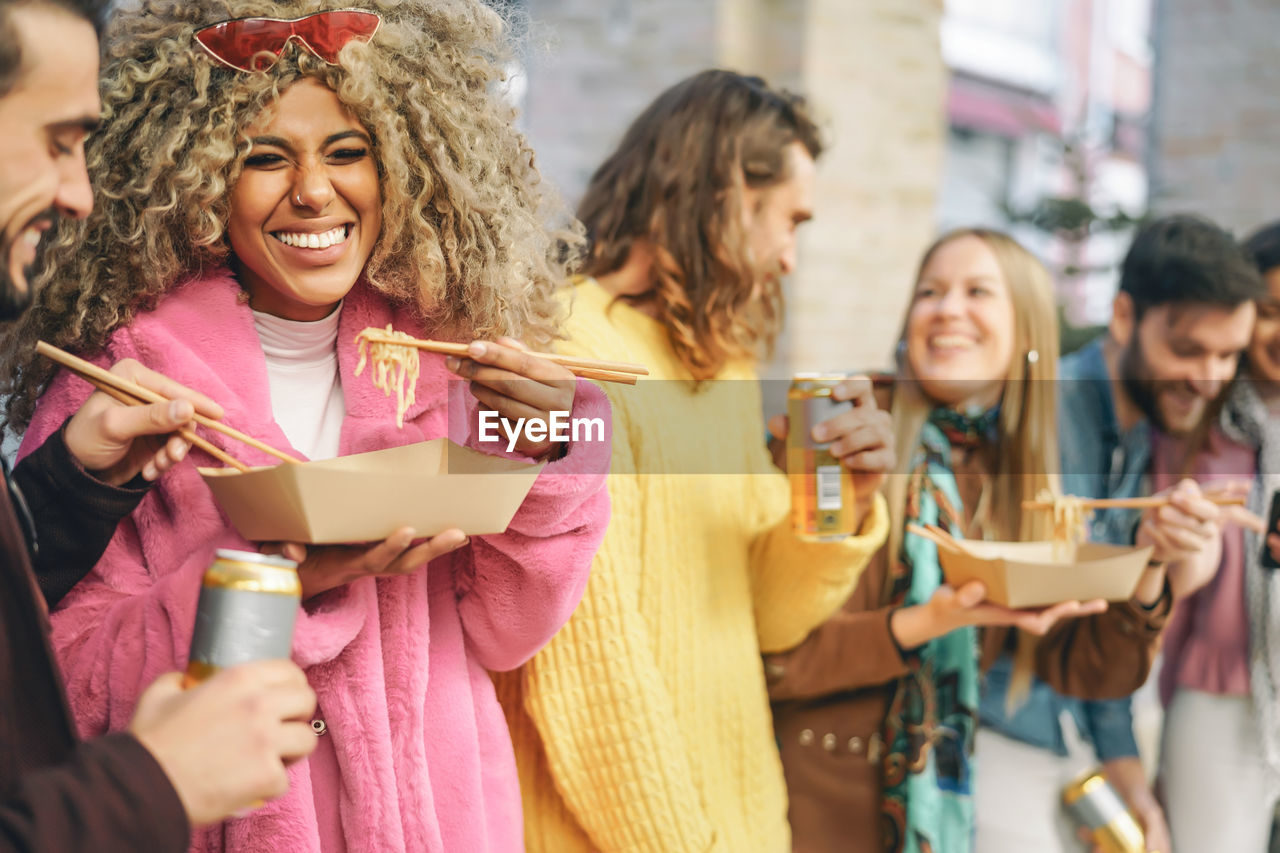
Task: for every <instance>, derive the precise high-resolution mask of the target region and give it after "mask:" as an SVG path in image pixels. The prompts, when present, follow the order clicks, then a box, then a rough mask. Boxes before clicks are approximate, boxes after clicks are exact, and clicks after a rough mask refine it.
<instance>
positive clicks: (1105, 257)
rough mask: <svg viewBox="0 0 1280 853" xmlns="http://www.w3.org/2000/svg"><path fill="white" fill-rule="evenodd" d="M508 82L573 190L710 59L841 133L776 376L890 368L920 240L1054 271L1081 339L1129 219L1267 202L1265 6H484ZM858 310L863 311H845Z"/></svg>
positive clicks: (1271, 27) (526, 2)
mask: <svg viewBox="0 0 1280 853" xmlns="http://www.w3.org/2000/svg"><path fill="white" fill-rule="evenodd" d="M494 2H497V3H503V2H505V3H506V5H508V6H512V7H514V8H515V9H517V11H518V12H519V13H520V14H521V16H522V17H523V18H524V19H526V20H527V21H528V22H529V24H528V32H527V33H526V37H525V39H524V43H525V45H526V52H525V56H524V57H523V67H522V68H521V69H520V70H519V74H518V76H517V79H516V81H515V84H514V86H513V93H514V95H515V97H517V98H518V100H519V101H520V105H521V111H522V119H521V120H522V122H523V123H524V127H525V129H526V131H527V132H528V134H529V136H530V138H531V140H532V142H533V144H534V146H535V148H536V149H537V151H538V155H539V162H540V164H541V166H542V168H543V170H544V171H545V173H546V174H547V176H548V177H549V179H550V180H552V181H553V182H554V183H555V184H556V185H557V186H559V187H560V188H561V190H562V191H563V192H564V194H565V195H566V196H567V197H568V198H569V200H570V202H574V201H576V199H577V197H578V196H579V194H580V193H581V191H582V188H583V187H584V186H585V184H586V182H587V180H588V179H589V177H590V174H591V171H592V169H593V168H594V167H595V166H596V165H597V164H598V163H599V162H600V161H601V160H602V159H603V158H604V157H605V156H606V154H607V153H608V152H609V151H610V150H611V149H612V147H613V145H614V144H615V143H616V142H617V140H618V138H619V136H620V135H621V133H622V131H623V129H624V128H625V126H626V124H627V123H628V122H629V121H630V120H631V119H632V118H633V117H634V116H635V115H636V114H637V113H638V112H639V111H640V110H641V109H642V108H643V107H644V106H645V105H646V104H648V103H649V101H650V100H652V98H653V97H654V96H655V95H657V93H658V92H660V91H661V90H662V89H664V88H665V87H666V86H668V85H670V84H672V83H674V82H675V81H677V80H679V79H681V78H683V77H685V76H687V75H689V74H692V73H694V72H695V71H698V70H700V69H703V68H706V67H709V66H722V67H729V68H734V69H737V70H743V71H750V72H754V73H759V74H761V75H763V76H765V77H767V78H768V79H770V80H771V81H773V82H775V83H778V84H780V85H783V86H786V87H788V88H792V89H795V90H797V91H801V92H803V93H804V94H805V95H807V96H808V97H809V98H810V100H811V101H812V102H813V103H814V105H815V106H816V108H817V110H818V112H819V113H820V115H821V116H822V117H823V118H824V120H825V122H826V126H827V129H828V137H829V139H830V141H831V148H830V149H829V151H828V153H827V154H826V156H824V158H823V159H822V161H821V163H820V164H819V168H820V177H821V180H820V182H819V197H818V217H817V219H816V220H815V221H814V223H813V224H812V225H809V226H807V227H806V229H805V232H804V237H803V246H802V257H801V266H800V269H799V271H798V273H797V274H796V275H795V276H793V280H792V281H791V282H789V294H788V295H789V319H788V328H787V334H786V337H785V338H784V340H783V341H782V346H781V347H780V351H779V353H778V356H777V358H775V360H774V363H773V364H772V365H771V367H770V370H771V372H772V373H773V374H774V375H779V376H780V375H785V374H786V373H788V372H789V371H791V370H794V369H815V368H823V367H886V366H888V365H889V364H890V355H891V349H892V344H893V341H894V340H895V339H896V336H897V332H898V326H899V324H900V322H901V317H902V311H903V309H904V306H905V304H906V298H907V294H908V292H909V287H910V283H911V278H912V275H913V273H914V269H915V265H916V262H917V260H918V258H919V255H920V252H921V250H922V249H923V248H924V247H925V246H926V245H927V243H928V242H929V241H930V239H931V238H932V237H933V236H934V235H936V234H937V233H939V232H941V231H943V230H946V229H948V228H952V227H956V226H959V225H967V224H981V225H990V226H995V227H1000V228H1006V229H1008V230H1010V231H1012V232H1013V233H1014V234H1015V235H1016V236H1017V237H1019V238H1020V239H1021V240H1023V241H1024V242H1025V243H1026V244H1027V245H1029V246H1030V247H1031V248H1033V249H1034V250H1035V251H1036V252H1037V253H1038V254H1039V255H1040V256H1041V257H1042V258H1043V259H1044V260H1045V261H1046V262H1047V263H1048V264H1049V265H1050V267H1051V269H1052V270H1053V272H1054V274H1055V280H1056V284H1057V288H1058V298H1059V303H1060V305H1061V308H1062V312H1063V319H1064V323H1065V324H1066V327H1067V340H1068V342H1069V345H1074V343H1075V342H1076V341H1077V340H1079V339H1082V336H1083V334H1088V333H1090V330H1088V329H1086V331H1085V332H1083V333H1080V334H1077V335H1075V336H1074V339H1073V335H1072V331H1071V329H1072V327H1093V326H1096V325H1098V324H1101V323H1105V322H1106V319H1107V317H1108V316H1109V312H1110V303H1111V298H1112V296H1113V294H1114V291H1115V281H1116V275H1115V269H1116V265H1117V263H1118V261H1119V260H1120V258H1121V257H1123V254H1124V251H1125V249H1126V247H1127V245H1128V242H1129V240H1130V238H1131V236H1132V231H1133V227H1134V224H1135V221H1136V220H1138V219H1139V218H1141V217H1142V216H1144V215H1146V214H1147V213H1148V212H1168V211H1173V210H1198V211H1201V212H1204V213H1206V214H1207V215H1209V216H1211V217H1213V218H1215V219H1217V220H1218V221H1220V222H1222V223H1223V224H1225V225H1227V226H1228V227H1231V228H1233V229H1235V230H1236V231H1237V232H1244V231H1247V230H1249V229H1251V228H1252V227H1254V226H1255V225H1256V224H1258V223H1260V222H1263V221H1265V220H1266V219H1267V218H1268V217H1269V216H1275V215H1276V214H1277V212H1280V211H1278V208H1280V205H1276V204H1273V203H1272V202H1271V201H1270V194H1269V192H1268V191H1269V188H1270V186H1271V185H1272V183H1273V181H1272V180H1270V179H1272V178H1280V148H1277V147H1276V146H1275V145H1274V144H1273V142H1272V141H1273V140H1275V139H1276V138H1277V137H1278V136H1280V86H1277V85H1275V84H1276V83H1277V82H1280V63H1276V62H1275V61H1274V59H1273V55H1274V50H1273V48H1272V47H1271V35H1270V34H1272V33H1274V32H1276V31H1277V25H1278V24H1280V3H1276V2H1274V0H494ZM855 318H856V319H855Z"/></svg>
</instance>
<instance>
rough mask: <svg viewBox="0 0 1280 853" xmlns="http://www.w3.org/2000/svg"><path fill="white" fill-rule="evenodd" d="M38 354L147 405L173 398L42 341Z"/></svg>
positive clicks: (247, 440)
mask: <svg viewBox="0 0 1280 853" xmlns="http://www.w3.org/2000/svg"><path fill="white" fill-rule="evenodd" d="M36 352H38V353H40V354H41V355H43V356H44V357H45V358H48V359H50V360H52V361H56V362H57V363H58V364H60V365H62V366H63V367H65V368H67V369H68V370H72V371H74V372H75V373H77V374H79V375H80V376H82V377H84V378H85V379H87V380H89V381H90V382H93V381H94V380H97V382H95V383H94V384H95V385H97V384H98V383H102V384H106V385H110V386H111V387H112V388H115V389H116V390H117V391H122V392H124V393H125V394H128V395H130V396H132V397H136V398H137V399H139V400H141V401H143V402H145V403H163V402H165V401H167V400H168V399H169V398H168V397H165V396H163V395H162V394H157V393H156V392H155V391H152V390H151V389H150V388H144V387H143V386H141V385H139V384H137V383H136V382H131V381H129V380H128V379H125V378H123V377H120V376H116V375H115V374H114V373H112V372H110V371H109V370H103V369H102V368H101V367H98V365H96V364H93V363H91V362H88V361H85V360H84V359H82V358H77V357H76V356H74V355H72V354H71V353H69V352H66V351H65V350H60V349H58V348H57V347H55V346H53V345H52V344H48V343H45V342H44V341H38V342H37V343H36ZM193 420H195V422H196V423H198V424H200V425H201V426H202V427H205V428H207V429H211V430H213V431H214V432H220V433H222V434H223V435H225V436H227V437H228V438H234V439H235V440H236V441H239V442H241V443H243V444H247V445H249V446H250V447H253V448H256V449H257V450H261V451H262V452H263V453H266V454H268V455H270V456H274V457H276V458H277V459H280V460H282V461H284V462H297V463H301V462H302V460H301V459H298V458H297V457H296V456H290V455H289V454H288V453H285V452H284V451H283V450H277V449H275V448H274V447H272V446H271V445H269V444H267V443H265V442H262V441H259V440H258V439H256V438H254V437H253V436H251V435H245V434H244V433H242V432H240V430H238V429H234V428H232V427H229V426H227V425H226V424H224V423H222V422H221V421H215V420H214V419H213V418H209V417H205V416H204V415H202V414H200V413H199V412H196V413H195V416H194V418H193Z"/></svg>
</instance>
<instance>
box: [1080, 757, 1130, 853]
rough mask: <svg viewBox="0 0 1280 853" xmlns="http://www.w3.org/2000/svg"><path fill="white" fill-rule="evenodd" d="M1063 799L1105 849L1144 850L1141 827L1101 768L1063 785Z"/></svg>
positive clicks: (1113, 852)
mask: <svg viewBox="0 0 1280 853" xmlns="http://www.w3.org/2000/svg"><path fill="white" fill-rule="evenodd" d="M1062 802H1063V804H1065V805H1066V807H1067V811H1068V812H1070V813H1071V816H1072V817H1073V818H1075V819H1076V821H1077V822H1079V823H1080V824H1081V825H1083V826H1084V827H1086V828H1087V829H1088V830H1089V832H1090V834H1091V835H1092V837H1093V843H1094V844H1096V845H1097V846H1098V847H1100V848H1102V850H1104V851H1105V853H1147V842H1146V839H1145V838H1144V837H1143V835H1142V828H1141V827H1140V826H1138V822H1137V821H1136V820H1134V818H1133V815H1131V814H1130V813H1129V810H1128V809H1127V808H1125V804H1124V801H1123V800H1122V799H1120V795H1119V794H1117V793H1116V789H1115V788H1113V787H1111V783H1110V782H1108V781H1107V778H1106V777H1105V776H1103V775H1102V773H1101V772H1100V771H1096V770H1091V771H1089V772H1088V773H1086V774H1085V775H1084V776H1082V777H1080V778H1079V779H1077V780H1076V781H1074V782H1072V783H1071V784H1070V785H1068V786H1067V787H1066V788H1064V789H1063V791H1062Z"/></svg>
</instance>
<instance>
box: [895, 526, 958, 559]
mask: <svg viewBox="0 0 1280 853" xmlns="http://www.w3.org/2000/svg"><path fill="white" fill-rule="evenodd" d="M939 530H941V528H934V527H932V526H927V527H926V526H923V525H919V524H916V523H915V522H911V523H909V524H907V532H908V533H914V534H915V535H917V536H920V537H923V538H925V539H928V540H929V541H930V542H932V543H933V544H934V545H937V546H938V547H939V548H945V549H946V550H948V551H951V552H952V553H955V554H963V553H965V551H964V549H963V548H961V547H960V544H959V543H958V542H957V541H956V540H955V538H954V537H953V536H951V534H949V533H948V534H946V535H942V534H940V533H939V532H938V531H939Z"/></svg>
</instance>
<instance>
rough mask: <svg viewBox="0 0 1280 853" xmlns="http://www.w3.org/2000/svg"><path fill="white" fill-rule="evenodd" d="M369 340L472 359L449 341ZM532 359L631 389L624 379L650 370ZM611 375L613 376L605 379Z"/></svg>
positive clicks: (375, 335)
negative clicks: (552, 363) (623, 383)
mask: <svg viewBox="0 0 1280 853" xmlns="http://www.w3.org/2000/svg"><path fill="white" fill-rule="evenodd" d="M365 337H366V338H367V339H368V340H370V341H378V342H380V343H386V344H398V345H400V346H406V347H414V348H415V349H420V350H426V351H427V352H434V353H439V354H441V355H456V356H459V357H461V358H467V357H468V355H469V352H468V349H467V348H468V346H469V345H468V344H455V343H449V342H448V341H431V340H426V341H424V340H420V339H418V338H397V337H394V336H392V335H388V334H387V333H386V332H381V333H379V332H378V331H370V332H368V334H366V335H365ZM529 355H535V356H537V357H538V358H545V359H546V360H547V361H552V362H555V363H556V364H560V365H563V366H565V367H567V368H569V369H570V370H572V371H573V372H574V373H575V374H576V375H578V376H581V377H582V378H583V379H601V380H604V381H606V382H626V383H627V384H629V385H634V384H635V379H631V380H630V381H629V382H628V380H627V379H625V378H623V377H624V376H626V375H627V374H636V375H639V376H647V375H648V374H649V368H647V367H645V366H644V365H643V364H634V363H632V362H627V361H600V360H599V359H594V358H578V357H577V356H572V355H561V354H560V353H556V352H533V351H530V352H529ZM584 371H592V372H593V373H594V374H595V375H587V373H585V372H584ZM605 374H610V375H605Z"/></svg>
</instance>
